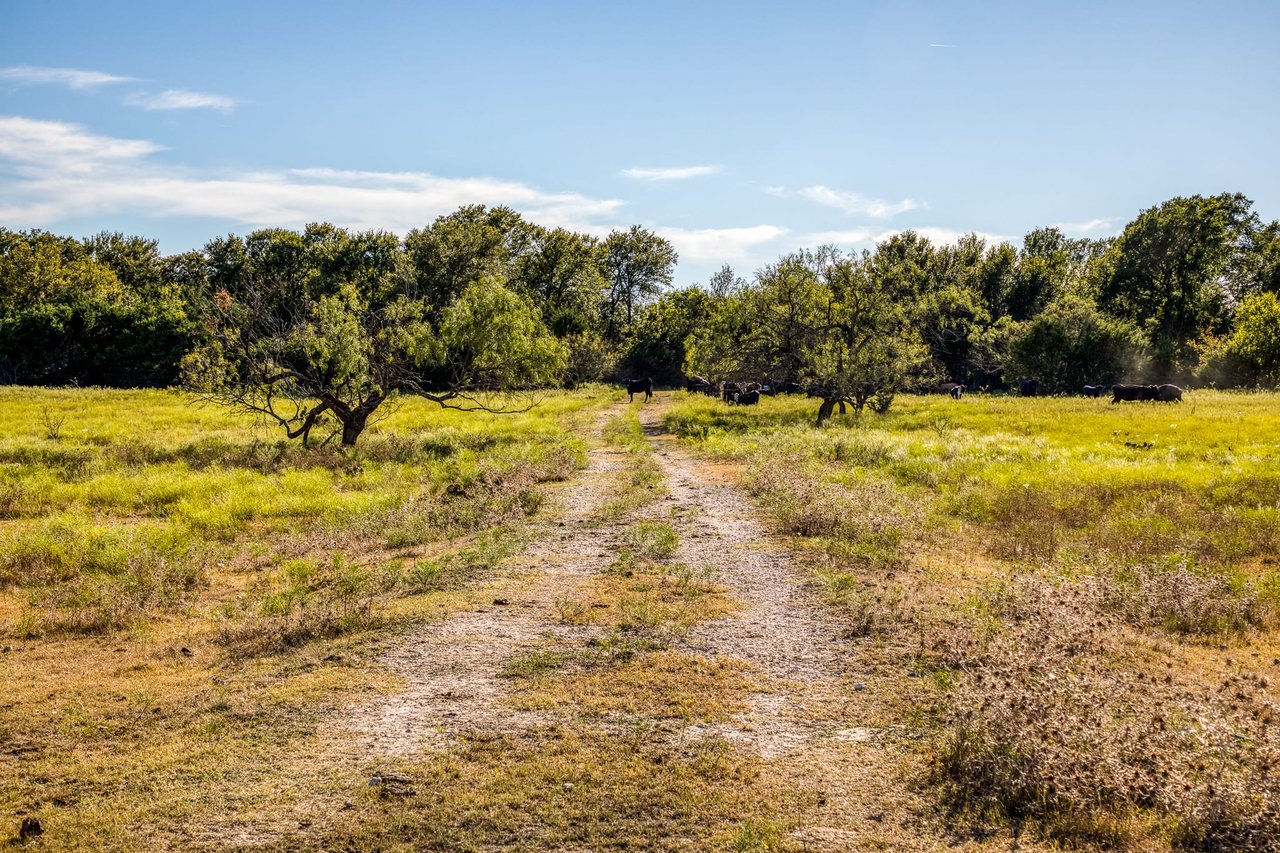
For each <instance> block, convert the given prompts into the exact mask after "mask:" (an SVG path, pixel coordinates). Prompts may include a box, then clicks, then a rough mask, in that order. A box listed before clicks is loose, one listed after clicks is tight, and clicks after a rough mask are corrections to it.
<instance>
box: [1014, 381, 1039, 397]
mask: <svg viewBox="0 0 1280 853" xmlns="http://www.w3.org/2000/svg"><path fill="white" fill-rule="evenodd" d="M1039 393H1040V380H1039V379H1023V380H1022V381H1021V382H1019V383H1018V395H1019V396H1021V397H1034V396H1036V395H1037V394H1039Z"/></svg>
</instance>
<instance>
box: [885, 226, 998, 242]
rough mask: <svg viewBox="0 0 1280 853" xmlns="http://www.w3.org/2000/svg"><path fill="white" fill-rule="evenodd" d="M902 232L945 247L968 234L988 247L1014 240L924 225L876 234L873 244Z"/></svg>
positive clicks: (980, 232)
mask: <svg viewBox="0 0 1280 853" xmlns="http://www.w3.org/2000/svg"><path fill="white" fill-rule="evenodd" d="M904 231H914V232H916V233H917V234H919V235H920V236H921V237H925V238H928V240H929V242H930V243H934V244H935V245H945V246H954V245H955V244H956V243H959V242H960V238H961V237H968V236H969V235H970V234H974V235H976V236H977V237H979V238H981V239H982V240H985V241H986V243H987V245H988V246H998V245H1000V244H1001V243H1008V242H1010V241H1011V240H1013V239H1014V238H1012V237H1008V236H1005V235H1003V234H988V233H986V232H985V231H957V230H956V229H954V228H941V227H938V226H934V225H926V226H924V227H921V228H901V229H897V230H894V231H884V232H881V233H880V234H877V235H876V236H875V238H874V240H873V242H876V243H880V242H882V241H884V240H888V239H889V238H890V237H892V236H893V235H894V234H901V233H902V232H904Z"/></svg>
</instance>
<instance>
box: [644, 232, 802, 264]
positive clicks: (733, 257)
mask: <svg viewBox="0 0 1280 853" xmlns="http://www.w3.org/2000/svg"><path fill="white" fill-rule="evenodd" d="M654 230H655V231H657V233H658V234H659V236H662V237H665V238H667V239H668V240H670V241H671V244H672V245H673V246H675V247H676V251H677V252H679V253H680V257H681V258H682V259H687V260H690V261H738V260H742V259H744V258H749V257H751V256H752V250H753V249H755V248H756V247H758V246H761V245H762V244H765V243H768V242H770V241H772V240H776V239H778V238H779V237H782V236H784V235H785V234H787V233H788V232H787V229H786V228H782V227H780V226H777V225H753V226H749V227H747V228H656V229H654Z"/></svg>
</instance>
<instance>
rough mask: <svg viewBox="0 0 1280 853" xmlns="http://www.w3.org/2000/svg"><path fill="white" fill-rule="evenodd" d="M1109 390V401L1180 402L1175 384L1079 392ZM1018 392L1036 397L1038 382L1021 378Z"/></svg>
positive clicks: (1091, 392) (1093, 391) (1093, 389)
mask: <svg viewBox="0 0 1280 853" xmlns="http://www.w3.org/2000/svg"><path fill="white" fill-rule="evenodd" d="M1108 391H1110V392H1111V402H1113V403H1121V402H1125V401H1138V400H1154V401H1156V402H1160V403H1181V402H1182V389H1181V388H1179V387H1178V386H1177V385H1168V384H1165V385H1112V386H1111V387H1110V388H1107V386H1105V385H1085V386H1084V387H1083V388H1081V389H1080V393H1081V394H1082V395H1084V396H1085V397H1103V396H1105V395H1106V393H1107V392H1108ZM1018 394H1019V395H1021V396H1023V397H1036V396H1039V394H1040V383H1039V381H1037V380H1035V379H1023V380H1022V381H1021V382H1019V383H1018Z"/></svg>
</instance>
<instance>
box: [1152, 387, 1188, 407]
mask: <svg viewBox="0 0 1280 853" xmlns="http://www.w3.org/2000/svg"><path fill="white" fill-rule="evenodd" d="M1155 398H1156V399H1157V400H1159V401H1160V402H1162V403H1181V402H1182V389H1181V388H1179V387H1178V386H1177V385H1157V386H1156V397H1155Z"/></svg>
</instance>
